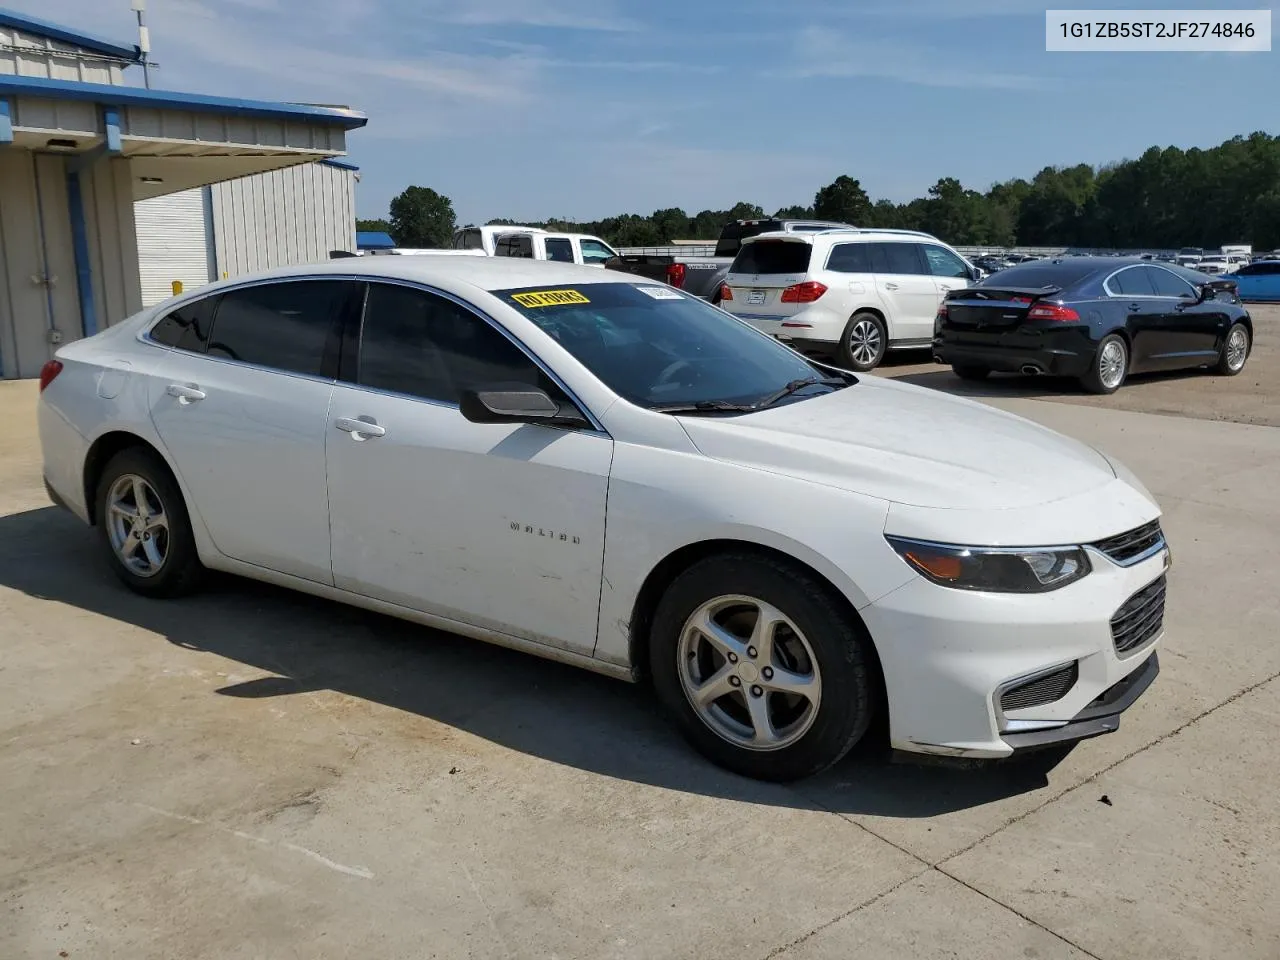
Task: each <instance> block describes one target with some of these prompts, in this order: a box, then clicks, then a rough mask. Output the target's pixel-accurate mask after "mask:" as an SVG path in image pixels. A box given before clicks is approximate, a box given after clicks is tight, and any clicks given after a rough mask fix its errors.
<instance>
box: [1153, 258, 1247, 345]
mask: <svg viewBox="0 0 1280 960" xmlns="http://www.w3.org/2000/svg"><path fill="white" fill-rule="evenodd" d="M1138 269H1139V270H1142V271H1143V272H1144V273H1146V274H1147V275H1148V276H1149V278H1150V282H1151V284H1152V287H1153V288H1154V289H1155V291H1156V294H1157V296H1159V298H1160V300H1159V303H1160V306H1161V316H1160V320H1159V322H1158V324H1156V325H1155V336H1152V337H1149V338H1148V349H1147V357H1148V365H1149V366H1148V368H1149V369H1152V370H1158V369H1176V368H1179V367H1188V366H1197V365H1199V364H1201V363H1210V362H1212V361H1214V360H1215V359H1216V358H1217V356H1218V352H1219V349H1220V345H1221V342H1222V338H1224V337H1225V336H1226V335H1227V329H1228V328H1229V327H1230V326H1231V318H1230V315H1229V314H1228V313H1227V311H1226V310H1225V309H1224V307H1225V304H1224V303H1223V302H1222V301H1220V300H1206V301H1205V302H1203V303H1197V302H1196V300H1197V299H1198V297H1197V293H1196V291H1195V289H1194V288H1193V287H1192V286H1191V284H1189V283H1187V282H1186V281H1185V280H1183V279H1182V278H1181V277H1179V276H1176V275H1174V274H1173V273H1171V272H1170V271H1168V270H1165V269H1164V268H1163V267H1139V268H1138Z"/></svg>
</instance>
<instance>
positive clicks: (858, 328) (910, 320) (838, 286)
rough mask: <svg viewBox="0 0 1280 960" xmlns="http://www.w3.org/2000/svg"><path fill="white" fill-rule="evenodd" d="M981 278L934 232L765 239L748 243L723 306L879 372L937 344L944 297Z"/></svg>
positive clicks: (807, 347)
mask: <svg viewBox="0 0 1280 960" xmlns="http://www.w3.org/2000/svg"><path fill="white" fill-rule="evenodd" d="M978 276H979V272H978V269H977V268H976V267H975V266H973V264H971V263H969V262H968V261H967V260H965V259H964V257H962V256H960V254H958V253H957V252H956V251H955V250H953V249H952V248H951V247H949V246H947V245H946V244H945V243H943V242H942V241H941V240H938V239H937V238H936V237H933V236H930V235H929V234H927V233H917V232H914V231H908V230H824V231H821V232H819V233H762V234H760V235H759V236H756V237H752V238H751V239H749V240H747V241H745V242H744V243H743V245H742V249H741V250H740V251H739V252H738V256H737V258H736V259H735V260H734V262H733V266H731V267H730V268H729V274H728V276H727V277H725V283H724V287H723V288H722V289H721V303H720V306H721V307H723V308H724V309H725V310H727V311H729V312H730V313H732V314H733V315H734V316H736V317H739V318H740V319H742V320H745V321H747V322H748V323H750V324H751V325H752V326H754V327H756V328H757V329H759V330H762V331H764V332H765V333H768V334H771V335H772V336H774V337H777V338H778V339H779V340H783V341H786V342H789V343H791V345H792V346H794V347H795V348H796V349H797V350H800V351H801V352H802V353H815V354H820V355H826V356H831V357H834V359H835V360H836V362H837V363H839V364H840V365H841V366H843V367H847V368H848V369H851V370H870V369H872V368H873V367H875V366H876V365H877V364H878V363H880V361H881V360H883V359H884V354H885V351H886V350H888V349H894V348H900V347H927V346H929V344H930V343H931V342H932V340H933V320H934V317H936V316H937V313H938V304H939V303H941V302H942V298H943V297H944V296H946V294H947V292H948V291H950V290H955V289H957V288H958V287H964V286H968V285H969V284H970V283H972V282H973V281H974V280H976V279H977V278H978Z"/></svg>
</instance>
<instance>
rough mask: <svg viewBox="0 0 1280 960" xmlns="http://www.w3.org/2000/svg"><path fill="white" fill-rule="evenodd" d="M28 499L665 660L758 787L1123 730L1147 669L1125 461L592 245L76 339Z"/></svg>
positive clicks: (445, 625)
mask: <svg viewBox="0 0 1280 960" xmlns="http://www.w3.org/2000/svg"><path fill="white" fill-rule="evenodd" d="M40 388H41V393H40V399H39V424H40V437H41V442H42V446H43V452H44V475H45V481H46V485H47V487H48V490H49V493H50V496H51V497H52V498H53V499H54V501H55V502H57V503H60V504H62V505H63V506H65V507H66V508H68V509H69V510H71V511H72V512H73V513H74V514H76V515H77V516H78V517H80V518H81V519H82V520H83V521H84V522H86V523H88V524H91V525H93V527H95V528H96V532H97V540H98V542H100V544H101V549H102V551H103V553H104V554H105V556H106V557H107V558H108V561H109V563H110V564H111V565H112V566H113V567H114V570H115V572H116V573H117V574H118V575H119V577H120V579H121V580H123V581H124V583H125V585H127V586H128V587H129V588H131V589H132V590H134V591H136V592H138V593H140V594H143V595H146V596H148V597H156V598H170V597H177V596H179V595H181V594H184V593H186V592H188V591H190V590H192V589H195V588H196V587H197V585H198V583H199V582H200V579H201V576H202V574H203V573H204V572H205V571H206V570H209V569H213V570H220V571H225V572H229V573H233V574H239V575H241V576H245V577H251V578H255V579H258V580H265V581H269V582H271V583H275V584H280V585H284V586H287V587H292V588H295V589H297V590H301V591H304V592H306V593H309V594H313V595H315V596H318V597H324V598H328V599H331V600H338V601H341V602H344V603H350V604H355V605H357V606H361V607H365V608H368V609H371V610H376V611H380V612H383V613H388V614H391V615H394V616H398V617H403V618H406V619H409V620H414V621H417V622H419V623H422V624H426V625H429V626H433V627H439V628H442V629H445V630H449V631H453V632H455V633H459V634H464V635H466V636H469V637H473V638H476V639H479V640H486V641H490V642H495V643H499V644H503V645H505V646H509V647H514V648H516V649H519V650H524V651H528V652H530V653H535V654H538V655H541V656H545V657H550V658H552V659H555V660H560V661H563V662H567V663H571V664H576V665H579V666H582V667H586V668H588V669H591V670H595V671H598V672H600V673H604V674H608V675H611V676H614V677H619V678H622V679H625V680H633V681H635V680H640V679H642V678H646V677H647V678H650V679H651V680H652V685H653V687H654V689H655V691H656V694H657V697H658V699H659V700H660V701H661V703H662V705H663V706H664V707H665V709H666V710H667V711H668V712H669V713H670V715H671V717H672V718H673V719H674V721H675V723H676V724H677V725H678V726H679V728H680V729H681V730H682V731H683V733H684V735H685V736H686V737H687V738H688V740H689V741H691V743H692V744H693V746H694V747H696V748H697V749H698V750H700V751H701V752H702V753H703V754H705V755H706V756H707V757H709V758H710V759H711V760H713V761H714V762H716V763H719V764H721V765H723V766H725V767H728V768H730V769H732V770H735V771H738V772H740V773H743V774H746V775H749V776H753V777H759V778H764V779H771V780H785V779H794V778H799V777H803V776H806V775H808V774H812V773H814V772H816V771H818V770H821V769H823V768H824V767H827V766H828V765H830V764H832V763H834V762H835V761H837V760H838V759H839V758H840V757H841V756H843V755H844V754H845V753H846V752H847V751H848V750H849V749H850V748H851V747H852V746H853V745H854V744H855V743H857V742H858V740H859V739H860V738H862V737H863V735H864V734H865V733H866V731H867V730H868V728H869V726H870V725H871V723H872V721H873V719H875V717H876V715H877V713H878V712H879V711H886V712H887V716H885V717H884V718H883V719H884V723H883V724H881V725H880V726H881V727H883V728H887V729H888V731H889V738H890V741H891V743H892V745H893V746H894V747H896V748H898V749H900V750H904V751H914V752H918V753H928V754H941V755H950V756H963V757H990V758H1000V757H1007V756H1010V755H1011V754H1014V753H1019V752H1022V751H1027V750H1033V749H1037V748H1042V747H1045V746H1047V745H1056V744H1068V743H1070V742H1072V741H1075V740H1079V739H1082V738H1085V737H1090V736H1094V735H1096V734H1100V733H1105V732H1108V731H1111V730H1114V729H1115V728H1116V727H1117V725H1118V718H1119V715H1120V713H1121V712H1122V711H1123V710H1125V709H1126V708H1127V707H1128V706H1129V705H1130V704H1132V703H1133V702H1134V701H1135V700H1136V699H1137V698H1138V697H1139V696H1140V695H1141V694H1142V693H1143V692H1144V691H1145V690H1146V689H1147V688H1148V686H1149V685H1150V683H1151V681H1152V680H1153V679H1154V677H1155V675H1156V672H1157V670H1158V664H1157V657H1156V652H1155V647H1156V645H1157V643H1158V642H1159V639H1160V636H1161V633H1162V624H1163V614H1164V604H1165V571H1166V567H1167V564H1168V557H1169V554H1168V550H1167V548H1166V546H1165V540H1164V537H1163V535H1162V533H1161V529H1160V522H1159V519H1160V511H1159V508H1158V507H1157V505H1156V504H1155V502H1154V501H1153V500H1152V498H1151V496H1150V494H1148V493H1147V491H1146V490H1145V489H1144V488H1143V486H1142V484H1141V483H1140V482H1139V481H1138V480H1137V479H1136V478H1135V477H1134V476H1133V475H1132V474H1131V473H1129V471H1127V470H1126V469H1125V468H1124V467H1123V466H1122V465H1121V464H1119V463H1118V462H1116V461H1114V460H1110V459H1108V458H1107V457H1106V456H1104V455H1103V454H1101V453H1099V452H1098V451H1096V450H1094V449H1092V448H1090V447H1087V446H1084V445H1083V444H1080V443H1077V442H1075V441H1073V440H1070V439H1067V438H1066V437H1063V436H1060V435H1058V434H1056V433H1053V432H1051V431H1049V430H1046V429H1044V428H1042V427H1039V426H1037V425H1035V424H1032V423H1030V422H1028V421H1026V420H1023V419H1020V418H1018V417H1015V416H1012V415H1010V414H1007V413H1003V412H1001V411H999V410H995V409H991V408H989V407H986V406H982V405H978V404H976V403H972V402H969V401H966V400H962V399H958V398H954V397H950V396H946V395H943V394H939V393H934V392H931V391H928V390H924V389H920V388H916V387H912V386H908V385H905V384H899V383H894V382H891V381H887V380H881V379H878V378H875V377H858V376H855V375H853V374H850V373H843V372H840V371H837V370H834V369H831V368H828V367H825V366H821V365H818V364H816V363H814V362H812V361H809V360H807V359H805V358H804V357H802V356H800V355H799V354H797V353H795V352H793V351H792V350H790V349H789V348H788V347H786V346H783V345H782V344H780V343H778V342H776V341H774V340H772V339H771V338H769V337H768V336H766V335H764V334H761V333H758V332H757V331H755V330H753V329H752V328H751V327H749V326H747V325H746V324H744V323H742V322H741V321H739V320H736V319H734V318H733V317H730V316H729V315H727V314H725V313H723V312H721V311H720V310H718V309H717V308H715V307H712V306H710V305H708V304H706V303H704V302H701V301H699V300H697V299H695V298H693V297H689V296H686V295H685V294H683V293H681V292H679V291H677V290H674V289H672V288H670V287H668V286H665V285H660V284H656V283H653V282H651V281H647V280H644V279H641V278H636V277H630V276H626V275H623V274H615V273H611V272H604V271H600V270H598V269H592V268H588V267H577V266H571V265H560V264H553V263H541V262H522V261H511V260H490V259H487V258H474V259H472V258H459V257H416V258H409V257H404V258H398V257H385V258H384V257H379V258H369V259H367V260H360V261H356V260H351V259H347V260H341V261H334V262H332V263H329V264H325V265H318V266H309V267H304V268H293V269H287V270H280V271H276V272H272V273H266V274H262V275H259V276H256V277H253V278H248V279H240V280H235V281H231V282H223V283H218V284H213V285H211V286H208V287H205V288H203V289H201V290H199V291H198V292H195V293H192V294H189V295H187V296H185V297H181V298H178V299H175V300H170V301H168V302H166V303H164V304H162V305H160V306H159V307H155V308H151V309H148V310H145V311H143V312H142V313H140V314H138V315H136V316H134V317H132V318H131V319H129V320H126V321H124V322H122V323H120V324H118V325H116V326H114V327H111V328H110V329H108V330H106V331H104V332H102V333H100V334H98V335H97V336H94V337H91V338H89V339H87V340H82V341H79V342H77V343H73V344H70V345H67V346H64V347H62V348H61V349H60V350H59V351H58V352H57V355H56V359H54V360H52V361H50V362H49V364H48V365H47V366H46V367H45V369H44V371H43V372H42V374H41V378H40Z"/></svg>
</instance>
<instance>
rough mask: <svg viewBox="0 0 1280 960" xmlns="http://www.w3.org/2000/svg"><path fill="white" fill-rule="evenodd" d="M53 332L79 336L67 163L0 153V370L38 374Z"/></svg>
mask: <svg viewBox="0 0 1280 960" xmlns="http://www.w3.org/2000/svg"><path fill="white" fill-rule="evenodd" d="M46 256H47V260H46ZM51 330H57V331H58V332H59V333H60V334H61V335H62V339H63V340H74V339H76V338H78V337H80V336H81V335H82V330H81V324H80V302H79V293H78V287H77V283H76V265H75V257H74V253H73V248H72V244H71V221H70V218H69V216H68V213H67V174H66V165H65V162H64V161H63V158H62V157H56V156H48V155H46V156H34V155H33V154H31V153H29V152H27V151H25V150H24V151H18V150H13V151H6V150H0V373H2V374H3V376H5V377H34V376H36V375H38V374H39V372H40V367H41V366H43V365H44V362H45V361H46V360H48V359H49V358H50V357H52V356H53V351H54V350H55V349H56V347H55V345H54V344H53V343H52V342H51V341H50V337H49V334H50V331H51Z"/></svg>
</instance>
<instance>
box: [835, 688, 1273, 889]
mask: <svg viewBox="0 0 1280 960" xmlns="http://www.w3.org/2000/svg"><path fill="white" fill-rule="evenodd" d="M1275 680H1280V671H1277V672H1276V673H1273V674H1271V676H1269V677H1265V678H1263V679H1262V680H1259V681H1258V682H1257V683H1252V684H1250V685H1249V686H1247V687H1245V688H1244V689H1243V690H1239V691H1237V692H1236V693H1233V694H1232V695H1231V696H1229V697H1227V699H1225V700H1223V701H1222V702H1221V703H1218V704H1215V705H1214V706H1212V707H1209V708H1208V709H1207V710H1203V711H1201V712H1200V713H1198V714H1196V715H1195V716H1194V717H1192V718H1191V719H1190V720H1187V721H1186V722H1185V723H1182V724H1180V725H1179V726H1177V727H1175V728H1174V729H1172V730H1170V731H1169V732H1168V733H1165V734H1162V735H1160V736H1158V737H1156V738H1155V739H1154V740H1152V741H1151V742H1150V743H1146V744H1143V745H1142V746H1140V747H1138V748H1137V749H1136V750H1131V751H1130V752H1129V753H1126V754H1125V755H1124V756H1123V757H1121V758H1120V759H1119V760H1116V761H1114V762H1113V763H1109V764H1107V765H1106V766H1105V767H1103V768H1102V769H1101V770H1097V771H1095V772H1094V773H1092V774H1090V775H1089V776H1087V777H1085V779H1083V780H1081V781H1080V782H1079V783H1077V784H1075V785H1073V786H1070V787H1067V788H1066V789H1065V790H1063V791H1061V792H1060V793H1056V794H1054V795H1053V796H1052V797H1048V798H1047V799H1045V800H1044V802H1043V803H1038V804H1036V805H1035V806H1034V807H1032V808H1031V809H1030V810H1027V811H1025V812H1023V813H1020V814H1018V815H1017V816H1016V817H1013V818H1012V819H1010V820H1008V821H1006V822H1005V823H1003V824H1001V825H1000V826H999V827H997V828H996V829H995V830H992V831H991V832H990V833H987V834H984V835H983V836H981V837H979V838H978V839H977V840H975V841H973V843H970V844H968V845H967V846H965V847H962V848H961V849H959V850H957V851H956V852H955V853H951V854H948V855H947V856H945V857H943V858H942V859H941V860H939V861H938V862H937V863H936V864H934V866H935V867H939V868H940V867H941V866H942V865H943V864H944V863H947V862H949V861H951V860H955V859H956V858H957V857H962V856H964V855H965V854H966V853H968V852H969V851H970V850H972V849H974V848H975V847H978V846H981V845H982V844H984V843H986V842H987V841H988V840H990V839H991V838H992V837H994V836H995V835H996V834H998V833H1003V832H1004V831H1005V830H1008V829H1009V828H1010V827H1011V826H1013V825H1014V824H1015V823H1021V822H1022V821H1023V820H1025V819H1027V818H1028V817H1030V816H1033V815H1034V814H1037V813H1039V812H1040V811H1041V810H1043V809H1044V808H1045V807H1047V806H1049V805H1050V804H1051V803H1057V802H1058V801H1059V800H1061V799H1062V798H1063V797H1065V796H1067V795H1068V794H1070V793H1075V792H1076V791H1077V790H1079V789H1081V788H1082V787H1087V786H1089V785H1090V784H1092V783H1096V782H1097V781H1098V779H1099V778H1101V777H1102V776H1103V775H1105V774H1108V773H1110V772H1111V771H1112V770H1114V769H1115V768H1116V767H1118V766H1120V765H1121V764H1122V763H1127V762H1128V761H1130V760H1132V759H1133V758H1134V757H1136V756H1137V755H1138V754H1140V753H1145V752H1146V751H1148V750H1150V749H1151V748H1152V747H1156V746H1159V745H1160V744H1162V743H1164V742H1165V741H1166V740H1170V739H1172V738H1173V737H1176V736H1177V735H1178V734H1180V733H1182V731H1183V730H1186V729H1187V728H1188V727H1190V726H1192V725H1194V724H1197V723H1199V722H1200V721H1201V720H1203V719H1204V718H1205V717H1208V716H1211V715H1212V714H1215V713H1217V712H1218V711H1219V710H1221V709H1222V708H1223V707H1227V706H1230V705H1231V704H1233V703H1235V702H1236V701H1237V700H1239V699H1240V698H1241V697H1246V696H1248V695H1249V694H1251V693H1253V692H1254V691H1255V690H1258V689H1260V688H1262V687H1265V686H1266V685H1267V684H1268V683H1272V682H1273V681H1275ZM859 826H861V824H859ZM863 829H866V828H865V827H864V828H863ZM947 876H950V874H947Z"/></svg>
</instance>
